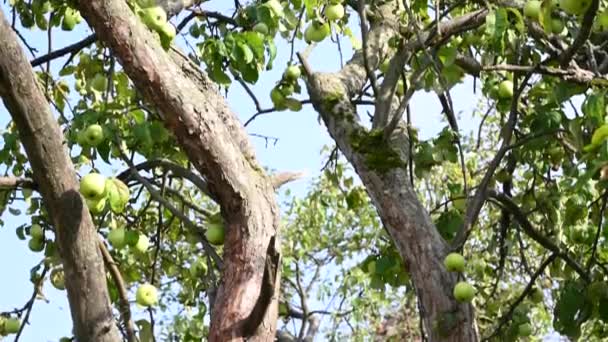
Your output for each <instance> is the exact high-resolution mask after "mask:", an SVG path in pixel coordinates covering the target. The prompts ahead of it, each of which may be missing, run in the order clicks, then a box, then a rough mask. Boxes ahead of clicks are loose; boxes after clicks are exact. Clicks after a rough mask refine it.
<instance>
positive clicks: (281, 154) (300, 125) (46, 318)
mask: <svg viewBox="0 0 608 342" xmlns="http://www.w3.org/2000/svg"><path fill="white" fill-rule="evenodd" d="M223 2H224V1H220V0H215V1H211V2H210V3H207V4H206V5H205V8H206V9H215V10H222V5H223V6H225V4H222V3H223ZM226 3H230V4H232V2H226ZM7 8H8V7H7V6H6V5H4V4H2V5H0V10H2V11H3V13H4V15H5V16H6V15H8V14H9V12H8V10H7ZM353 24H356V23H353ZM21 32H22V33H23V34H24V36H26V37H27V38H28V41H29V42H30V43H32V45H34V46H35V47H37V48H39V51H46V44H47V43H46V33H44V32H41V31H39V30H35V31H28V30H21ZM55 32H56V35H55V36H54V39H53V46H54V48H55V49H57V48H61V47H63V46H66V45H69V44H71V43H73V42H75V41H77V40H79V39H80V38H81V37H84V35H85V34H89V33H90V30H88V29H87V28H85V25H84V24H81V25H80V26H79V29H78V30H77V32H74V33H70V34H65V33H63V32H62V31H59V30H57V31H55ZM353 32H358V31H357V27H356V26H354V25H353ZM180 41H181V42H183V40H182V39H178V43H180ZM277 45H278V50H279V55H278V57H277V62H276V63H275V68H274V70H272V71H269V72H266V73H264V74H263V76H262V78H261V80H260V82H259V83H258V84H257V85H255V86H252V88H253V90H254V92H255V93H256V94H258V98H259V99H260V100H261V101H262V104H263V107H264V108H268V107H271V103H270V100H269V98H268V93H269V92H270V89H272V87H273V86H274V84H275V82H276V81H277V80H278V79H279V78H280V77H281V74H282V72H283V66H284V65H285V64H286V62H287V59H288V58H289V49H288V46H287V45H286V44H285V42H284V41H283V40H282V39H278V40H277ZM298 47H299V48H300V49H301V48H302V47H303V45H300V46H298ZM342 48H343V51H344V55H345V59H346V60H347V59H348V57H349V56H350V55H351V53H352V52H351V49H350V43H349V41H348V39H343V40H342ZM39 54H40V55H41V54H42V53H39ZM28 57H30V58H31V55H29V54H28ZM64 62H65V59H59V60H55V61H54V62H53V64H52V65H53V66H54V67H55V69H54V70H57V68H58V67H60V66H61V65H63V63H64ZM310 63H311V65H312V66H313V67H314V68H315V70H317V71H319V70H323V71H335V70H337V69H338V68H339V66H340V64H339V58H338V50H337V46H336V45H335V44H332V43H330V42H324V43H323V44H321V45H319V46H317V47H316V48H315V50H314V51H313V53H312V55H311V56H310ZM471 88H472V83H471V82H467V83H466V84H465V85H464V86H460V87H458V88H457V89H455V90H454V91H453V93H452V96H453V98H454V99H457V101H456V104H455V105H456V108H457V111H463V112H464V113H465V115H463V117H467V116H468V115H469V114H470V112H471V111H472V109H473V108H474V107H475V105H476V100H475V99H474V98H473V97H472V95H471ZM302 98H307V97H306V95H304V96H303V97H302ZM228 100H229V102H230V104H231V107H232V108H233V109H234V111H235V112H236V113H237V114H238V115H239V117H241V118H242V119H243V121H244V120H246V119H247V118H249V117H250V116H251V115H252V114H254V112H255V107H254V105H253V103H252V102H251V101H250V99H249V98H248V96H247V94H246V93H245V92H244V90H243V89H242V88H241V87H240V86H239V85H238V84H235V85H233V86H232V87H231V88H230V91H229V94H228ZM412 112H413V120H414V124H415V126H416V127H418V128H419V129H420V131H421V136H422V137H423V138H425V137H429V136H431V135H433V134H435V133H437V132H438V131H439V130H441V128H442V127H443V124H438V122H439V120H440V118H441V115H440V106H439V104H438V102H437V101H436V100H435V98H434V96H433V95H431V94H425V93H421V94H418V95H416V97H415V98H414V100H413V102H412ZM362 114H363V113H362ZM8 119H9V115H8V113H7V112H6V110H5V109H4V107H3V106H2V105H0V127H5V126H6V124H7V122H8ZM467 121H469V122H467ZM474 126H475V125H474V124H473V123H472V122H470V120H464V121H463V122H461V128H462V129H464V130H469V129H471V128H473V127H474ZM247 130H248V132H250V133H252V134H261V135H267V136H272V137H277V138H278V139H279V140H278V142H277V143H276V144H275V145H273V144H272V143H270V144H269V145H268V146H265V141H264V140H263V139H260V138H256V137H253V136H252V138H251V139H252V141H253V143H254V144H255V147H256V150H257V157H258V158H259V160H260V162H261V163H262V164H263V165H264V166H268V167H270V168H272V169H276V170H279V171H287V170H294V171H301V170H306V171H308V175H309V178H307V179H303V180H300V181H297V182H294V183H292V184H290V185H289V188H290V189H292V190H293V191H294V193H295V194H299V195H302V194H304V192H305V190H306V188H307V186H308V183H309V180H310V177H314V176H316V175H317V174H318V172H319V170H320V168H321V166H322V165H323V162H324V161H323V160H322V159H321V156H320V150H321V148H322V146H323V145H331V140H330V139H329V136H328V134H327V132H326V130H325V127H324V126H323V125H321V124H319V123H318V121H317V113H316V112H315V111H314V110H313V109H312V107H311V106H304V109H303V110H302V111H301V112H298V113H293V112H277V113H272V114H268V115H265V116H261V117H259V118H258V119H257V120H256V121H254V122H253V123H252V124H250V125H249V127H248V128H247ZM104 169H105V170H104V171H106V172H108V175H109V174H110V173H111V172H112V169H114V170H119V169H120V167H119V166H117V165H115V166H113V167H112V166H108V167H107V168H104ZM18 207H20V208H22V206H20V205H19V206H18ZM2 219H3V220H4V222H5V224H4V226H2V227H0V260H2V262H0V264H1V265H2V274H3V275H4V277H3V279H2V281H1V282H0V311H8V310H12V309H13V308H15V307H21V306H23V305H24V303H25V302H26V301H27V300H28V299H29V297H30V296H31V293H32V286H31V283H30V282H29V270H30V268H31V267H32V266H34V265H36V264H37V263H38V262H39V260H40V256H41V254H35V253H32V252H30V250H29V249H28V247H27V241H20V240H18V238H17V236H16V235H15V228H16V227H17V226H19V225H21V224H23V223H29V218H28V217H26V216H24V215H21V216H13V215H11V214H10V213H8V211H6V212H5V213H4V215H3V216H2ZM45 295H46V296H47V298H48V299H49V301H50V302H49V303H44V302H42V301H36V304H35V307H34V310H33V312H32V314H31V317H30V323H31V326H29V327H26V329H25V331H24V333H23V335H22V338H21V341H24V342H30V341H31V342H39V341H40V342H44V341H57V340H58V339H59V338H60V337H62V336H66V335H70V331H71V320H70V312H69V306H68V303H67V299H66V297H65V292H63V291H57V290H55V289H54V288H53V287H52V286H50V285H47V286H46V287H45ZM132 309H133V310H136V311H137V310H138V309H137V308H135V306H133V308H132Z"/></svg>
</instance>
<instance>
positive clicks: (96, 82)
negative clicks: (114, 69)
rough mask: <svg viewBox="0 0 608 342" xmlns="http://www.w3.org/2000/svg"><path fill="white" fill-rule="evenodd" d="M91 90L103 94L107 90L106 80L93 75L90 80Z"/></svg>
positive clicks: (99, 75)
mask: <svg viewBox="0 0 608 342" xmlns="http://www.w3.org/2000/svg"><path fill="white" fill-rule="evenodd" d="M91 88H93V89H94V90H97V91H99V92H103V91H105V90H106V89H107V88H108V78H107V77H106V76H104V75H102V74H95V76H93V79H92V80H91Z"/></svg>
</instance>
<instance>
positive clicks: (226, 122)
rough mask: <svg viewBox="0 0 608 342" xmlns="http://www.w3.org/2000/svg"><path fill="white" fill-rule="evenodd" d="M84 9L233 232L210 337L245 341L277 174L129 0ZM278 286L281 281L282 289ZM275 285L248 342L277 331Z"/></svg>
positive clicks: (273, 222) (274, 217)
mask: <svg viewBox="0 0 608 342" xmlns="http://www.w3.org/2000/svg"><path fill="white" fill-rule="evenodd" d="M79 9H80V11H81V13H82V14H83V16H84V17H85V19H86V20H87V22H88V23H89V25H90V26H91V27H92V28H93V29H94V30H95V32H96V34H97V35H98V37H99V39H100V40H101V41H102V42H104V43H105V44H107V45H108V46H109V47H110V48H111V49H112V51H113V52H114V54H115V55H116V57H117V58H118V59H119V61H120V62H121V64H122V66H123V67H124V69H125V71H126V72H127V74H128V75H129V77H130V78H131V80H133V82H134V83H135V86H136V87H137V89H138V90H139V91H140V92H141V93H142V94H143V95H144V96H145V97H146V98H147V100H149V101H150V102H151V103H153V104H154V105H155V106H156V108H157V109H158V110H159V112H160V113H161V114H162V116H163V119H164V121H165V124H166V126H167V127H168V128H169V129H170V130H171V131H172V132H173V134H174V135H175V136H176V138H177V140H178V142H179V144H180V145H181V147H182V148H183V149H184V151H185V152H186V154H187V155H188V157H189V159H190V161H191V162H192V163H193V164H194V166H195V167H196V168H197V170H199V172H200V173H201V174H202V175H203V176H204V177H205V178H206V180H207V182H208V185H209V191H210V192H211V193H212V194H213V197H214V198H216V199H217V200H218V201H219V203H220V206H221V208H222V214H223V217H224V220H225V223H226V228H227V232H226V234H227V235H226V242H225V250H224V269H223V276H222V282H221V285H220V288H219V290H218V293H217V297H216V299H215V304H214V307H213V310H212V319H211V331H210V336H209V340H210V341H239V340H244V337H243V336H242V335H243V327H244V325H245V323H246V322H245V321H246V318H247V317H248V315H249V314H250V312H251V311H252V309H253V308H254V306H255V303H256V300H257V298H258V296H259V294H260V291H261V286H262V278H263V274H264V265H265V260H266V251H267V246H268V244H269V242H270V241H271V237H272V236H275V235H277V234H278V226H279V219H278V214H279V210H278V207H277V205H276V202H275V198H274V197H275V196H274V189H273V186H272V183H271V181H270V178H269V177H267V176H266V175H265V174H264V172H263V170H262V169H261V167H260V166H259V165H258V164H257V162H256V161H255V156H254V153H253V149H252V147H251V146H250V144H249V142H248V140H247V135H246V133H245V131H244V128H243V126H242V125H241V124H240V123H239V121H238V120H237V118H236V116H235V115H234V114H233V113H232V112H231V111H230V110H229V108H228V107H227V106H226V105H225V100H224V99H223V97H222V96H221V95H220V93H219V92H218V90H217V88H216V87H215V86H214V85H213V83H212V82H210V81H209V80H208V79H207V78H206V76H205V75H204V74H201V73H200V72H198V73H199V75H198V78H199V81H200V80H203V81H204V82H203V83H195V81H193V79H192V78H190V77H189V76H191V75H186V74H185V73H184V71H182V68H181V67H180V66H179V65H177V64H176V63H175V62H174V61H173V60H172V59H171V57H170V56H169V54H168V53H167V52H165V51H164V50H162V48H161V47H160V44H159V43H158V42H157V41H155V40H154V38H153V36H152V35H151V34H150V33H149V32H148V31H147V30H146V29H145V28H144V26H143V25H142V24H141V23H140V22H139V21H138V19H137V18H136V17H135V16H134V15H133V13H132V12H131V11H130V9H129V8H128V6H127V4H126V2H124V1H122V0H100V1H80V2H79ZM277 243H278V239H277ZM277 249H278V247H277ZM277 280H278V277H277ZM277 285H278V281H276V282H275V288H276V291H278V286H277ZM276 291H275V298H273V300H272V303H271V305H270V306H269V308H268V310H267V311H266V314H265V316H264V319H263V321H262V324H261V326H260V327H259V329H258V330H257V332H256V334H255V336H253V337H250V338H248V339H247V340H248V341H271V340H272V339H273V338H274V334H275V329H276V321H277V305H276V297H277V296H276Z"/></svg>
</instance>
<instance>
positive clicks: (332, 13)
mask: <svg viewBox="0 0 608 342" xmlns="http://www.w3.org/2000/svg"><path fill="white" fill-rule="evenodd" d="M323 14H325V18H327V20H330V21H337V20H340V19H342V18H343V17H344V6H342V4H336V5H329V6H327V7H325V11H323Z"/></svg>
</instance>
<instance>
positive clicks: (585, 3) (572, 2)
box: [559, 0, 591, 15]
mask: <svg viewBox="0 0 608 342" xmlns="http://www.w3.org/2000/svg"><path fill="white" fill-rule="evenodd" d="M589 5H591V0H559V8H561V9H562V10H564V12H566V13H568V14H572V15H581V14H584V13H585V12H586V11H587V8H589Z"/></svg>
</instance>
